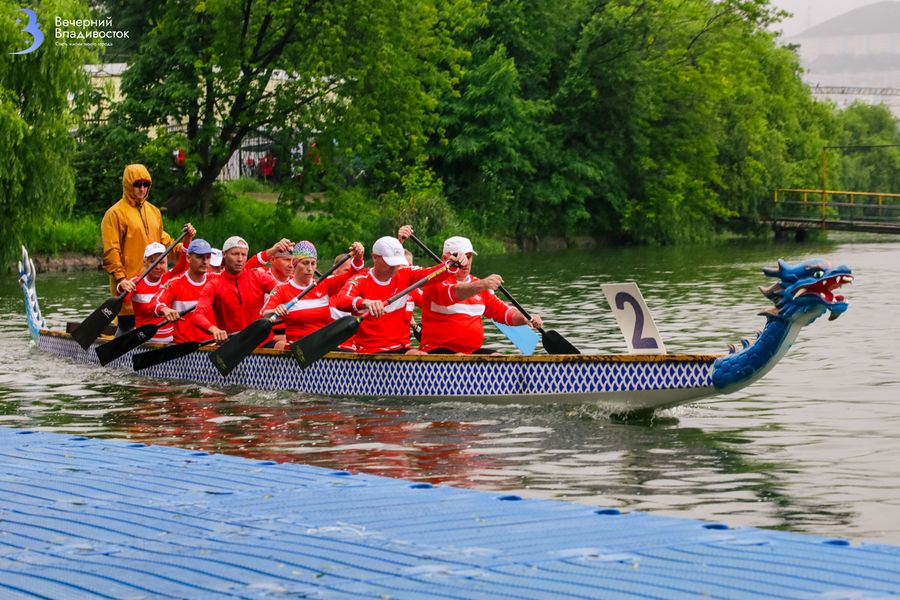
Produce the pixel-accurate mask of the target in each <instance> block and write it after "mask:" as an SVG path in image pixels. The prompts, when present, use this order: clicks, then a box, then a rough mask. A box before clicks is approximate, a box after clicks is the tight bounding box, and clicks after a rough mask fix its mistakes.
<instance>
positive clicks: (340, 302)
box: [334, 264, 452, 354]
mask: <svg viewBox="0 0 900 600" xmlns="http://www.w3.org/2000/svg"><path fill="white" fill-rule="evenodd" d="M443 267H444V265H443V264H438V265H435V266H433V267H429V268H427V269H423V268H421V267H409V268H406V269H400V270H399V271H397V272H396V273H395V274H394V276H393V277H392V278H391V279H390V280H388V281H380V280H378V279H376V278H375V275H374V273H373V272H372V270H371V269H364V270H363V271H361V272H360V273H358V274H357V275H354V276H353V277H351V278H350V279H349V280H347V283H346V285H344V288H343V289H342V290H341V292H340V294H338V295H337V298H336V299H335V303H334V306H335V308H337V309H338V310H343V311H352V312H353V313H354V314H357V315H358V314H362V313H363V312H365V310H364V309H361V305H360V303H361V302H362V301H363V300H382V301H384V300H387V299H388V298H390V297H391V296H393V295H394V294H396V293H397V292H399V291H401V290H403V289H404V288H407V287H409V286H410V285H412V284H413V283H415V282H416V281H418V280H419V279H422V278H423V277H425V276H426V275H428V274H430V273H433V272H434V271H437V270H438V269H441V268H443ZM448 277H452V275H451V274H450V273H449V272H446V273H442V274H441V275H438V276H437V277H435V278H434V279H432V280H431V281H429V282H428V283H426V284H425V287H431V286H433V285H435V284H437V283H439V282H440V281H442V280H444V279H446V278H448ZM408 298H409V294H407V295H405V296H402V297H401V298H399V299H397V300H396V301H395V302H393V303H391V304H390V305H388V306H385V308H384V311H385V313H384V316H383V317H381V318H379V319H375V318H373V317H366V318H365V319H363V320H362V323H360V325H359V330H358V331H357V332H356V334H355V335H354V336H353V343H354V346H355V350H356V351H357V352H360V353H362V354H374V353H376V352H390V351H392V350H399V349H401V348H409V320H408V319H407V316H406V303H407V300H408Z"/></svg>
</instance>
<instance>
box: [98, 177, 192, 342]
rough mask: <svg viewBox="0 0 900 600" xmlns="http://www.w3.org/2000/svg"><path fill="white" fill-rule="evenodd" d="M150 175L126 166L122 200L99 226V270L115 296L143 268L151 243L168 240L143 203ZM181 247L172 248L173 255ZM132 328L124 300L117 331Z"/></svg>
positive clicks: (157, 219) (156, 216) (155, 214)
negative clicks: (101, 252) (100, 251)
mask: <svg viewBox="0 0 900 600" xmlns="http://www.w3.org/2000/svg"><path fill="white" fill-rule="evenodd" d="M151 185H152V180H151V179H150V172H149V171H147V167H145V166H144V165H127V166H126V167H125V172H124V173H123V174H122V198H121V199H120V200H119V201H118V202H116V203H115V204H113V205H112V206H111V207H110V208H109V210H107V211H106V214H105V215H103V221H101V223H100V230H101V232H102V234H103V268H104V269H106V271H107V272H108V273H109V289H110V293H111V295H113V296H118V295H119V292H118V291H117V290H116V286H117V284H118V283H119V282H120V281H122V280H123V279H130V278H132V277H134V276H136V275H140V273H141V271H143V269H144V249H145V248H146V247H147V244H150V243H151V242H160V243H162V244H164V245H165V246H169V245H170V244H171V243H172V241H173V240H172V237H171V236H170V235H169V234H168V233H166V232H165V231H163V222H162V215H161V214H160V212H159V209H158V208H156V207H155V206H153V205H152V204H150V203H149V202H148V201H147V196H149V195H150V186H151ZM181 250H182V249H181V248H175V249H174V250H173V251H172V256H177V255H178V253H179V252H181ZM132 327H134V309H133V308H132V306H131V301H126V302H125V305H124V306H123V307H122V310H121V311H120V312H119V329H120V330H122V331H127V330H128V329H131V328H132Z"/></svg>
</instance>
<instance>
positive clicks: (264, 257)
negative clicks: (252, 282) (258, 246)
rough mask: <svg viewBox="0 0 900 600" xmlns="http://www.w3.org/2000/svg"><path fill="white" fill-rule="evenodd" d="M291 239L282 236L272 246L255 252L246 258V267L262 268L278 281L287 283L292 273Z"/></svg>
mask: <svg viewBox="0 0 900 600" xmlns="http://www.w3.org/2000/svg"><path fill="white" fill-rule="evenodd" d="M293 247H294V245H293V244H292V243H291V240H289V239H287V238H283V239H281V240H279V241H278V243H276V244H275V245H274V246H272V247H271V248H268V249H266V250H263V251H262V252H257V253H256V254H254V255H253V256H250V257H249V258H248V259H247V265H246V266H245V267H244V268H246V269H262V270H264V271H266V272H268V273H269V275H271V276H272V277H274V278H275V280H276V281H277V282H278V283H287V282H288V281H290V280H291V277H292V276H293V275H294V262H293V257H292V256H291V249H292V248H293Z"/></svg>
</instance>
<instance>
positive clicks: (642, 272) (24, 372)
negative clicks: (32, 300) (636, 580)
mask: <svg viewBox="0 0 900 600" xmlns="http://www.w3.org/2000/svg"><path fill="white" fill-rule="evenodd" d="M814 256H826V257H828V258H830V259H832V261H833V262H840V263H845V264H847V265H849V266H850V267H851V268H852V269H853V271H854V275H855V277H856V281H855V282H854V284H853V285H852V286H850V287H849V288H845V290H846V291H844V292H843V293H844V294H845V296H846V297H847V298H848V300H849V302H850V309H849V310H848V311H847V313H846V314H844V315H843V316H842V317H841V318H840V319H837V320H836V321H831V322H829V321H827V320H825V319H820V320H819V321H817V322H815V323H813V324H812V325H811V326H810V327H808V328H807V329H805V330H804V331H803V332H802V333H801V336H800V338H799V339H798V341H797V343H796V344H795V345H794V347H793V348H792V350H791V351H790V352H789V353H788V355H787V356H786V357H785V358H784V359H783V360H782V362H781V363H780V364H779V365H778V366H777V367H776V368H775V369H774V370H773V371H772V372H771V373H769V374H768V375H767V377H766V378H764V379H763V380H762V381H760V382H758V383H757V384H755V385H754V386H751V387H750V388H746V389H745V390H742V391H740V392H738V393H735V394H732V395H730V396H721V397H717V398H712V399H708V400H703V401H699V402H696V403H694V404H690V405H687V406H683V407H679V408H676V409H672V410H666V411H660V412H657V413H656V414H654V415H652V416H649V417H642V418H639V419H634V418H632V419H623V418H620V417H617V418H611V417H610V416H609V415H606V414H604V413H602V412H601V411H599V410H597V409H596V408H595V407H592V406H589V405H587V406H574V407H573V406H571V405H567V406H554V405H552V404H548V405H545V406H534V405H528V406H516V405H512V406H511V405H508V404H502V405H501V404H497V405H493V404H489V403H485V404H468V403H465V404H464V403H438V404H433V403H424V402H423V403H415V402H405V403H401V402H382V403H374V402H362V401H354V400H347V399H329V398H317V397H310V396H306V395H300V394H295V393H270V392H258V391H253V390H246V389H226V390H218V389H209V388H205V387H201V386H198V385H195V384H184V383H176V382H163V381H155V380H149V379H146V378H142V377H139V376H135V375H127V374H124V373H120V372H115V371H111V370H107V369H103V368H94V367H89V366H84V365H76V364H74V363H70V362H67V361H65V360H61V359H57V358H54V357H51V356H48V355H46V354H43V353H41V352H40V351H38V350H37V349H36V348H35V347H34V345H33V344H32V343H31V339H30V337H29V335H28V332H27V327H26V324H25V318H24V312H23V301H22V294H21V292H20V288H19V287H18V284H17V282H16V279H15V276H13V275H3V276H0V426H8V427H21V428H29V429H35V430H42V431H53V432H65V433H78V434H82V435H89V436H94V437H102V438H114V439H128V440H133V441H141V442H146V443H153V444H166V445H177V446H182V447H188V448H195V449H202V450H205V451H209V452H220V453H228V454H237V455H241V456H247V457H253V458H260V459H274V460H278V461H291V462H302V463H307V464H314V465H320V466H324V467H329V468H335V469H348V470H350V471H363V472H367V473H372V474H378V475H385V476H391V477H401V478H406V479H410V480H415V481H428V482H431V483H434V484H445V485H455V486H463V487H470V488H477V489H482V490H497V491H501V490H502V491H503V492H506V493H516V494H519V495H522V496H524V497H528V498H555V499H563V500H571V501H576V502H581V503H586V504H591V505H596V506H603V507H618V508H620V509H621V510H623V511H631V510H641V511H654V512H658V513H664V514H669V515H676V516H685V517H694V518H701V519H709V520H715V521H720V522H724V523H727V524H729V525H731V526H757V527H767V528H776V529H786V530H791V531H797V532H809V533H817V534H821V535H825V536H829V537H841V538H847V539H851V540H872V541H880V542H889V543H896V544H900V490H898V482H900V368H898V365H897V360H898V355H900V352H898V350H900V317H898V308H900V306H898V300H897V298H898V289H900V286H898V283H900V240H898V239H897V238H896V237H893V238H892V237H889V236H885V237H883V238H876V237H843V238H838V239H832V241H827V242H817V243H810V244H802V245H798V244H788V245H777V244H773V243H748V242H734V243H727V244H719V245H714V246H691V247H684V248H675V249H670V248H666V249H656V248H624V249H601V250H596V251H565V252H556V253H535V254H528V255H512V256H503V257H483V258H481V257H479V258H477V259H476V268H475V271H476V272H479V273H490V272H499V273H501V274H503V275H504V277H505V278H506V282H507V287H508V288H510V289H511V290H512V291H513V292H514V293H516V294H517V296H518V297H519V300H520V302H522V304H523V305H525V306H526V307H529V308H532V309H533V310H535V311H537V312H539V313H540V314H541V315H542V316H543V318H544V321H545V324H546V326H547V327H548V328H550V329H556V330H558V331H559V332H560V333H562V334H563V335H564V336H565V337H566V338H567V339H569V340H570V341H572V342H573V343H574V344H575V345H576V346H578V347H580V348H581V349H582V351H596V352H624V351H625V344H624V340H623V338H622V335H621V333H619V331H618V328H617V326H616V325H615V321H614V319H613V318H612V316H611V315H610V314H609V310H608V307H607V305H606V301H605V300H604V298H603V295H602V293H601V292H600V289H599V285H600V284H601V283H606V282H618V281H628V280H635V281H637V282H638V283H639V284H640V286H641V290H642V291H643V294H644V296H645V298H646V300H647V304H648V306H649V307H650V309H651V311H652V312H653V314H654V317H655V320H656V323H657V326H658V328H659V330H660V332H661V334H662V337H663V339H664V340H665V343H666V345H667V348H668V350H669V352H676V353H677V352H700V353H704V352H715V353H719V352H724V351H726V347H727V344H729V343H733V342H736V341H738V340H739V339H740V338H741V337H742V336H751V337H752V333H753V332H754V331H755V330H757V329H759V328H760V327H761V326H762V324H763V323H764V319H763V317H760V316H758V315H757V313H758V312H759V310H761V309H764V308H767V301H766V300H765V299H764V298H763V297H762V296H761V295H760V294H759V292H758V291H757V289H756V287H757V286H758V285H763V284H766V283H767V281H766V278H765V277H763V276H762V274H761V272H760V268H761V267H762V266H763V265H766V264H772V263H774V261H775V259H777V258H778V257H785V258H786V259H789V260H798V259H805V258H810V257H814ZM104 284H105V280H104V277H103V276H102V275H101V274H99V273H78V274H63V273H56V274H41V275H39V276H38V282H37V288H38V293H39V296H40V300H41V306H42V309H43V312H44V316H45V318H46V319H47V320H48V323H49V324H50V325H51V326H53V327H62V326H63V324H64V323H65V322H66V321H67V320H80V318H81V317H84V316H86V315H87V314H89V313H90V312H91V311H92V310H93V309H94V308H96V307H97V306H98V305H99V304H100V302H102V300H103V299H104V298H105V297H106V295H105V294H106V292H105V289H106V288H105V285H104ZM490 337H491V341H492V342H493V345H497V346H502V345H503V344H504V341H503V340H502V339H501V338H499V337H494V334H491V336H490Z"/></svg>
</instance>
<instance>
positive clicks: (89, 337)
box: [72, 296, 125, 350]
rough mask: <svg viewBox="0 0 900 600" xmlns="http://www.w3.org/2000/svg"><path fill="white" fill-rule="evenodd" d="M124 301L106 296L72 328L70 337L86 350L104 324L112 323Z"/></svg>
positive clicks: (104, 327) (117, 297)
mask: <svg viewBox="0 0 900 600" xmlns="http://www.w3.org/2000/svg"><path fill="white" fill-rule="evenodd" d="M124 303H125V300H124V299H123V298H120V297H119V296H113V297H112V298H107V300H106V302H104V303H103V304H102V305H101V306H100V308H98V309H97V310H95V311H94V312H92V313H91V314H90V316H88V318H87V319H85V320H84V321H82V322H81V325H79V326H78V327H76V328H75V329H73V330H72V337H73V338H75V341H76V342H78V345H79V346H81V347H82V348H84V349H85V350H87V349H88V348H90V346H91V344H92V343H93V342H94V340H96V339H97V338H98V337H100V334H101V333H103V330H104V329H106V326H107V325H109V324H110V323H112V320H113V319H115V318H116V315H117V314H119V311H120V310H122V305H123V304H124Z"/></svg>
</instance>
